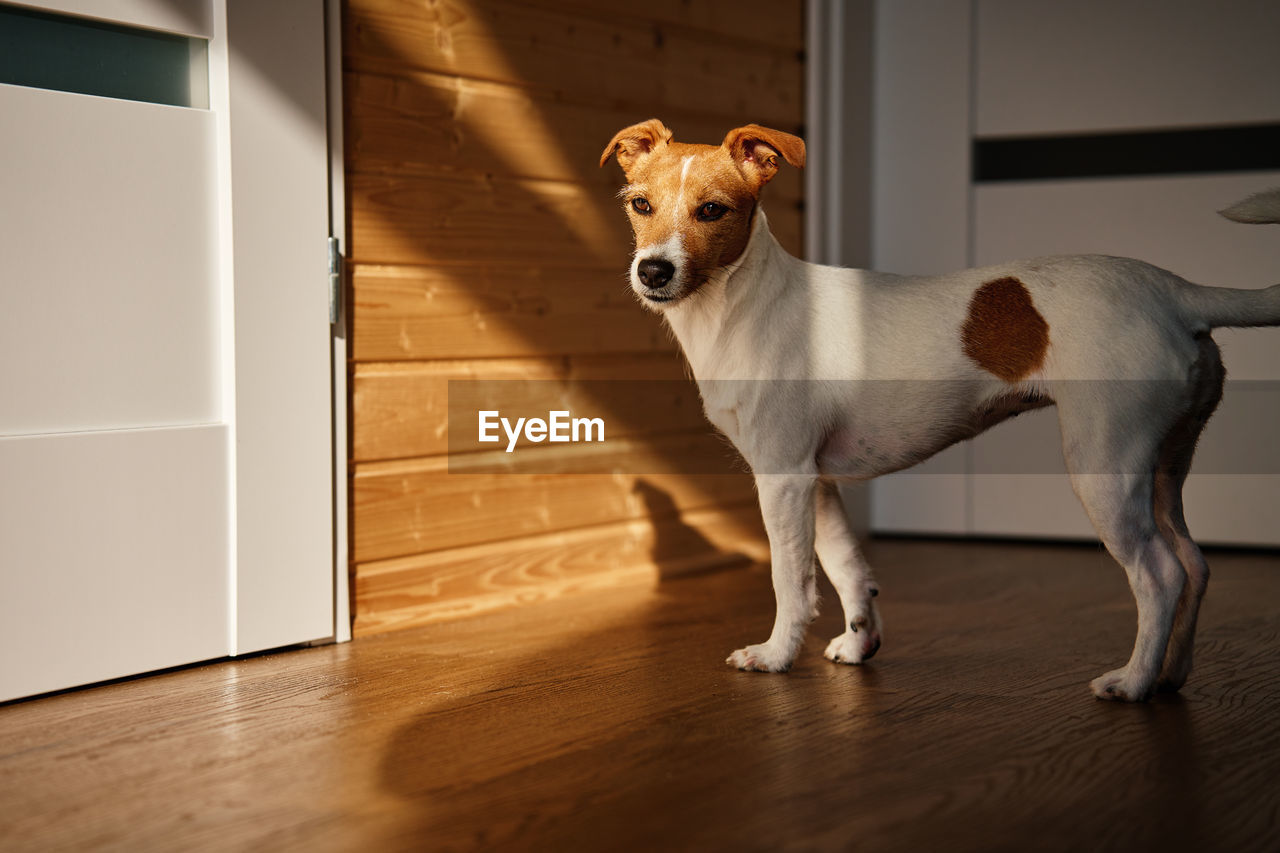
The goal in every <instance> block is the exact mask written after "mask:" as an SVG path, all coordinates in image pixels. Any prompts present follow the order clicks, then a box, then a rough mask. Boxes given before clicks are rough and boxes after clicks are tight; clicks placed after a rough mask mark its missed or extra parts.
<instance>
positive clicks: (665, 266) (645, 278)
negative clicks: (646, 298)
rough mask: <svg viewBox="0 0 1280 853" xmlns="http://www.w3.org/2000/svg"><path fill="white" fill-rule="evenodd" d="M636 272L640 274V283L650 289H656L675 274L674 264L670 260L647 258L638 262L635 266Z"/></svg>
mask: <svg viewBox="0 0 1280 853" xmlns="http://www.w3.org/2000/svg"><path fill="white" fill-rule="evenodd" d="M636 272H637V273H638V274H639V276H640V283H641V284H643V285H644V286H645V287H647V288H649V289H650V290H657V289H658V288H659V287H662V286H663V285H664V284H666V283H667V282H669V281H671V276H673V275H675V274H676V266H675V264H673V263H671V261H661V260H653V259H652V258H649V259H646V260H643V261H641V262H640V264H639V265H638V266H637V267H636Z"/></svg>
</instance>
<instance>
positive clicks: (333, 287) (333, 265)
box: [329, 237, 342, 324]
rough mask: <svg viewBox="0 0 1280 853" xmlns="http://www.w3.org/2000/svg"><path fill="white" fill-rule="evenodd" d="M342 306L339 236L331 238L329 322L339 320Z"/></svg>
mask: <svg viewBox="0 0 1280 853" xmlns="http://www.w3.org/2000/svg"><path fill="white" fill-rule="evenodd" d="M341 308H342V253H341V252H339V251H338V238H337V237H330V238H329V322H330V324H332V323H336V322H338V314H339V313H340V311H341Z"/></svg>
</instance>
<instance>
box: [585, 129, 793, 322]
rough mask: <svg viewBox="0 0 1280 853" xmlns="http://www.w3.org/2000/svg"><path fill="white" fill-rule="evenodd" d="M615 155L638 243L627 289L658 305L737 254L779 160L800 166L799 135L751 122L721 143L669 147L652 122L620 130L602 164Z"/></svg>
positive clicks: (664, 134) (668, 135) (665, 136)
mask: <svg viewBox="0 0 1280 853" xmlns="http://www.w3.org/2000/svg"><path fill="white" fill-rule="evenodd" d="M614 154H616V155H617V158H618V163H619V165H621V166H622V171H623V173H624V174H626V176H627V181H628V183H627V186H625V187H623V189H622V192H621V193H620V196H621V197H622V199H623V202H624V205H625V207H624V209H625V210H626V213H627V216H628V217H629V218H630V219H631V229H632V231H633V232H634V233H635V239H636V253H635V259H634V261H633V262H632V265H631V286H632V288H633V289H634V290H635V291H636V293H638V294H640V295H641V296H642V297H644V299H645V301H646V303H647V304H650V305H652V306H654V307H657V306H660V305H667V306H669V305H671V304H674V303H675V302H678V301H679V300H681V299H683V298H684V297H686V296H688V295H690V294H691V293H693V292H695V291H696V290H697V289H698V288H699V287H701V286H702V285H703V284H704V283H705V282H706V281H707V279H708V277H709V276H710V275H711V274H712V273H714V272H715V271H716V270H718V269H721V268H723V267H725V266H728V265H729V264H732V263H733V262H734V261H736V260H737V259H738V258H739V257H740V256H741V255H742V252H743V250H744V249H746V246H747V242H748V240H749V239H750V238H751V226H752V223H753V221H754V215H755V209H756V203H757V201H758V200H759V197H760V189H761V188H762V187H763V186H764V185H765V184H767V183H768V182H769V180H770V179H771V178H773V176H774V175H775V174H777V171H778V158H779V157H782V159H784V160H786V161H787V162H788V163H790V164H791V165H793V166H803V165H804V158H805V149H804V142H803V140H801V139H800V138H799V137H796V136H792V135H791V134H789V133H784V132H782V131H780V130H772V129H770V128H767V127H761V126H760V125H756V124H749V125H746V126H745V127H739V128H735V129H733V130H731V131H729V133H728V134H727V135H726V136H725V138H724V142H722V143H721V144H720V145H718V146H717V145H692V144H687V143H682V142H673V141H672V133H671V131H670V130H668V129H667V127H666V126H665V125H664V124H663V123H662V122H660V121H658V120H657V119H650V120H649V121H646V122H642V123H640V124H636V125H632V126H631V127H628V128H624V129H623V130H621V131H619V132H618V133H617V134H616V135H615V136H614V137H613V139H612V140H610V141H609V144H608V145H607V146H605V149H604V153H603V154H601V156H600V165H601V166H603V165H604V164H605V163H606V162H608V160H609V157H610V156H612V155H614ZM664 264H665V265H667V266H666V267H664V266H663V265H664ZM668 267H669V269H668ZM664 276H665V278H664Z"/></svg>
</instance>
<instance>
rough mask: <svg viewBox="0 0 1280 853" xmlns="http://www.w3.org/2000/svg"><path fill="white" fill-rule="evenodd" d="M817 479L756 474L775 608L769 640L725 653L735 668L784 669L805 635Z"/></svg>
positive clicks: (812, 595)
mask: <svg viewBox="0 0 1280 853" xmlns="http://www.w3.org/2000/svg"><path fill="white" fill-rule="evenodd" d="M817 483H818V478H817V475H816V474H761V475H757V476H756V489H757V490H758V491H759V493H760V511H761V513H762V514H763V515H764V528H765V533H767V534H768V536H769V558H770V561H771V571H772V574H773V593H774V596H775V597H776V598H777V604H778V612H777V616H776V618H775V620H774V623H773V633H771V634H770V635H769V639H768V640H766V641H765V642H763V643H759V644H757V645H753V646H747V647H746V648H742V649H738V650H737V651H735V652H734V653H733V654H731V655H729V657H728V658H727V659H726V661H725V662H726V663H729V664H732V665H733V666H736V667H737V668H738V669H751V670H756V671H758V672H786V671H787V670H788V669H790V668H791V662H792V661H794V660H795V657H796V653H797V652H798V651H799V650H800V644H801V643H802V642H803V641H804V632H805V628H807V627H808V625H809V622H810V621H811V620H812V619H813V616H814V612H815V608H816V605H817V588H816V586H815V579H814V570H815V567H814V559H813V558H814V550H813V548H814V546H813V539H814V505H813V504H814V490H815V489H816V487H817Z"/></svg>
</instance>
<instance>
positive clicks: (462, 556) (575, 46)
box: [343, 0, 804, 634]
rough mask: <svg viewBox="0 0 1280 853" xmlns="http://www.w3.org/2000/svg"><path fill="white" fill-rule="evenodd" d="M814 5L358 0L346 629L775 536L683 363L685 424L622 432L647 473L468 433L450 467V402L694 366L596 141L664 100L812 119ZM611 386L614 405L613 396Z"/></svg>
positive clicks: (791, 213) (791, 236)
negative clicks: (676, 340) (462, 381)
mask: <svg viewBox="0 0 1280 853" xmlns="http://www.w3.org/2000/svg"><path fill="white" fill-rule="evenodd" d="M803 6H804V4H803V3H802V2H799V0H781V1H780V2H779V0H696V2H692V0H646V2H644V3H638V4H623V3H599V2H595V0H429V1H428V2H407V0H348V2H347V4H346V6H345V9H344V13H343V14H344V34H343V39H344V41H343V52H344V61H343V65H344V86H345V89H344V104H345V110H346V117H345V118H346V155H347V164H346V171H347V194H348V195H347V197H348V204H349V210H348V227H349V235H348V247H349V249H348V264H349V266H348V273H349V274H348V277H347V278H348V281H349V282H350V288H351V291H350V293H349V294H348V295H349V297H350V301H349V302H348V304H349V305H351V306H352V310H351V312H350V316H351V324H352V325H351V328H350V329H349V334H350V338H349V340H350V347H349V351H350V354H351V360H352V363H351V366H350V369H351V376H350V379H351V388H352V399H351V436H352V439H351V448H350V460H351V470H350V475H351V508H350V510H351V546H352V550H351V558H352V582H353V595H352V601H353V606H354V611H355V625H354V629H355V632H356V633H357V634H368V633H372V632H378V631H384V630H388V629H392V628H398V627H406V626H410V625H415V624H421V623H423V622H426V621H430V620H434V619H439V618H445V617H449V616H453V615H459V614H465V613H470V612H475V611H477V610H481V609H488V608H491V607H497V606H504V605H508V604H515V603H530V602H536V601H538V600H541V599H543V598H545V597H548V596H552V595H558V594H561V593H563V592H565V591H568V590H572V589H576V588H581V587H587V586H593V585H598V584H611V583H618V582H623V581H627V580H631V579H635V578H638V577H645V576H652V574H653V572H654V571H655V570H657V571H658V572H659V573H660V574H661V575H669V574H673V573H679V572H684V571H693V570H698V569H702V568H706V567H710V566H714V565H719V564H723V563H726V562H728V561H733V560H741V559H745V558H748V557H750V558H754V559H759V558H762V557H763V556H764V555H766V554H767V546H766V545H765V541H764V535H763V531H762V528H761V526H760V522H759V515H758V510H757V508H756V503H755V496H754V491H753V488H752V484H751V482H750V479H749V478H748V477H747V476H746V475H745V474H743V473H741V470H742V469H741V463H739V462H736V461H735V460H733V459H732V457H731V455H730V454H729V453H727V452H726V451H725V449H724V446H723V444H722V443H721V442H720V441H719V440H718V439H717V438H715V437H714V436H712V435H711V433H710V429H709V427H707V426H706V425H705V424H704V423H703V422H702V420H701V418H700V416H698V406H697V404H696V390H695V389H693V388H692V386H691V385H690V386H688V393H689V394H690V395H691V396H690V400H692V401H694V402H693V404H692V406H691V407H686V409H688V411H690V412H692V413H693V416H692V417H689V418H687V419H686V421H685V422H684V424H683V426H682V427H681V430H680V431H678V432H674V433H664V434H662V435H644V434H643V433H642V434H640V435H637V436H636V437H635V438H633V439H629V440H628V441H629V444H628V445H627V449H624V450H622V451H619V452H620V453H622V454H623V455H624V456H625V455H627V454H632V453H634V454H636V455H637V458H639V457H641V456H645V455H646V454H647V455H648V456H652V455H653V454H658V455H661V456H662V457H663V458H664V459H665V460H666V461H667V462H669V463H670V464H669V465H666V466H664V468H663V470H664V471H666V473H663V474H660V475H657V474H655V475H645V474H613V475H604V474H572V473H565V474H493V473H476V474H467V473H457V468H458V467H459V466H458V462H459V460H458V459H457V457H456V456H455V459H454V463H455V466H454V467H455V472H454V473H450V466H449V464H448V459H447V458H446V456H445V455H444V454H445V452H446V450H447V436H446V434H445V429H446V427H445V425H446V412H445V407H446V401H447V388H448V385H447V383H448V381H449V380H450V379H458V378H486V379H490V378H491V379H566V378H568V379H573V378H592V379H599V378H608V379H616V380H619V381H621V380H627V379H637V378H644V379H672V380H681V379H682V377H683V375H684V368H683V365H682V362H681V360H680V357H679V355H678V353H677V351H676V349H675V348H674V346H673V345H672V343H671V342H670V339H669V337H668V335H667V333H666V331H665V330H664V328H663V327H662V326H661V324H660V322H658V321H657V318H655V317H654V316H652V315H649V314H648V313H647V312H645V311H643V310H641V309H640V308H639V307H638V306H637V305H636V304H635V303H634V301H633V299H632V297H631V296H630V294H629V293H628V292H627V291H626V289H625V286H624V278H623V276H624V274H625V270H626V269H627V266H628V263H629V260H630V258H629V254H630V250H631V243H630V232H629V230H628V229H627V225H626V220H625V217H624V216H623V214H622V212H621V209H620V207H619V205H618V203H617V201H616V199H615V197H614V193H615V192H616V190H617V188H618V187H619V186H620V185H621V183H622V177H621V172H620V171H619V170H618V168H617V166H616V165H614V164H610V165H609V166H608V167H607V168H605V169H600V168H598V166H597V162H598V159H599V155H600V151H601V150H602V149H603V147H604V144H605V143H606V142H607V141H608V140H609V138H610V137H611V136H612V135H613V134H614V132H616V131H617V130H618V129H620V128H622V127H624V126H626V125H628V124H631V123H634V122H636V121H642V120H644V119H647V118H650V117H654V116H657V117H660V118H662V119H663V120H664V121H665V122H666V123H667V124H668V126H670V127H671V128H672V129H673V130H674V131H675V132H676V138H677V139H681V140H685V141H700V142H717V141H719V140H720V139H721V138H723V135H724V133H725V131H727V130H728V129H729V128H731V127H734V126H737V125H740V124H745V123H747V122H758V123H761V124H766V125H771V126H774V127H778V128H782V129H786V130H790V131H792V132H796V133H799V132H801V131H802V128H801V126H800V125H801V121H802V115H803V102H804V101H803V77H804V56H803V47H804V45H803V33H804V22H803ZM801 187H802V182H801V179H800V176H799V175H798V174H796V173H795V172H794V171H793V170H786V171H784V173H783V174H781V175H780V176H779V178H778V179H776V180H775V181H774V183H773V184H772V185H771V186H770V187H769V188H768V190H767V195H766V203H767V204H766V206H767V209H768V211H769V217H770V223H771V224H772V225H773V228H774V231H775V233H777V234H778V236H779V238H780V239H781V240H782V241H783V243H784V244H785V245H787V247H788V248H789V249H791V251H793V252H799V251H800V247H801V218H802V217H801V203H802V199H801ZM623 387H625V386H623ZM597 402H599V401H597ZM601 405H603V406H605V407H606V408H609V407H610V406H613V407H614V408H613V410H611V417H610V421H609V423H610V426H611V428H622V429H625V422H626V420H627V417H628V412H627V407H626V406H625V405H619V404H616V401H613V402H611V401H608V400H606V401H603V402H601ZM477 455H479V454H477ZM721 458H722V459H723V460H724V461H723V472H724V473H704V472H707V471H708V470H709V464H710V466H711V470H720V469H719V468H718V467H717V466H718V465H719V463H718V462H712V463H708V462H707V460H708V459H712V460H716V459H721ZM694 460H697V465H696V467H697V469H698V471H699V472H700V473H697V474H680V473H678V472H679V471H680V470H681V466H682V463H686V462H688V463H692V462H693V461H694ZM464 461H465V460H464ZM628 461H629V460H628V459H625V458H624V459H620V460H619V464H618V469H619V470H622V471H627V470H640V468H641V467H643V466H639V465H638V463H637V465H635V466H628ZM462 467H465V466H462ZM564 470H566V471H572V470H573V460H572V459H568V460H567V461H566V467H565V469H564ZM673 472H675V473H673Z"/></svg>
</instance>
